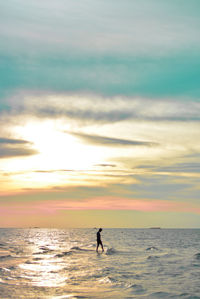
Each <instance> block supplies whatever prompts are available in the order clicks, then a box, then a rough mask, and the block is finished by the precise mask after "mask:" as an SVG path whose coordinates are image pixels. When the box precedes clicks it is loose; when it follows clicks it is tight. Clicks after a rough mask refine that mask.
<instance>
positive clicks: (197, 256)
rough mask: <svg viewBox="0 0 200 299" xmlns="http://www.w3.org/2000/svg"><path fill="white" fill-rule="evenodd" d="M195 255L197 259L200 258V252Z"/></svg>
mask: <svg viewBox="0 0 200 299" xmlns="http://www.w3.org/2000/svg"><path fill="white" fill-rule="evenodd" d="M194 256H195V258H196V259H197V260H200V252H198V253H196V254H195V255H194Z"/></svg>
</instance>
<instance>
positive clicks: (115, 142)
mask: <svg viewBox="0 0 200 299" xmlns="http://www.w3.org/2000/svg"><path fill="white" fill-rule="evenodd" d="M70 134H71V135H73V136H75V137H77V138H80V139H81V140H83V141H84V142H86V143H89V144H92V145H101V146H156V145H158V144H157V143H154V142H149V141H136V140H128V139H120V138H111V137H106V136H98V135H89V134H84V133H73V132H70Z"/></svg>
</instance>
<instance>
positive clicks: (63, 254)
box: [55, 251, 72, 257]
mask: <svg viewBox="0 0 200 299" xmlns="http://www.w3.org/2000/svg"><path fill="white" fill-rule="evenodd" d="M71 254H72V252H71V251H64V252H62V253H58V254H56V255H55V257H63V256H66V255H71Z"/></svg>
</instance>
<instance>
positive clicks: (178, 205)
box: [0, 197, 200, 215]
mask: <svg viewBox="0 0 200 299" xmlns="http://www.w3.org/2000/svg"><path fill="white" fill-rule="evenodd" d="M61 210H135V211H141V212H162V211H166V212H167V211H168V212H169V211H170V212H191V213H194V214H200V207H198V206H197V205H194V204H190V203H188V202H170V201H167V200H156V199H154V200H149V199H128V198H123V197H94V198H89V199H82V200H79V201H78V200H69V199H66V200H39V201H37V202H34V201H33V202H24V201H23V202H17V203H14V204H13V203H6V202H5V203H3V204H2V205H1V208H0V213H1V214H2V215H3V214H7V215H11V214H12V215H19V214H21V215H24V214H29V215H34V214H35V213H39V214H40V213H41V215H51V214H55V213H56V212H58V211H61Z"/></svg>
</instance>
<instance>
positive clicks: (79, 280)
mask: <svg viewBox="0 0 200 299" xmlns="http://www.w3.org/2000/svg"><path fill="white" fill-rule="evenodd" d="M102 241H103V243H104V246H105V252H104V253H99V254H97V253H96V252H95V247H96V230H95V229H63V230H62V229H0V298H1V299H3V298H17V299H18V298H19V299H21V298H26V299H27V298H52V299H53V298H54V299H64V298H153V299H155V298H183V299H184V298H200V230H198V229H103V231H102Z"/></svg>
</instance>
